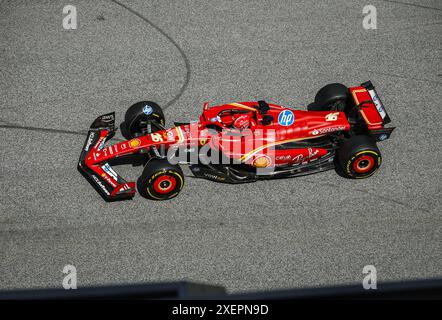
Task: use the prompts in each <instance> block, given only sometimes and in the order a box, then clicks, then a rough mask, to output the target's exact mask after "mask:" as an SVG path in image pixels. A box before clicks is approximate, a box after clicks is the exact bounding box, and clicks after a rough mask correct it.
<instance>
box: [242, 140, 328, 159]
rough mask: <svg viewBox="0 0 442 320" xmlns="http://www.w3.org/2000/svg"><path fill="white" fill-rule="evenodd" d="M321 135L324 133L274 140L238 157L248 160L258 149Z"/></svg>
mask: <svg viewBox="0 0 442 320" xmlns="http://www.w3.org/2000/svg"><path fill="white" fill-rule="evenodd" d="M322 136H325V134H320V135H317V136H313V137H307V138H294V139H287V140H281V141H275V142H272V143H269V144H266V145H263V146H261V147H259V148H256V149H254V150H252V151H250V152H248V153H246V154H245V155H243V156H242V157H241V158H240V160H241V161H244V160H248V158H250V157H251V156H252V155H254V154H255V153H257V152H259V151H261V150H263V149H266V148H269V147H273V146H276V145H280V144H284V143H287V142H293V141H300V140H308V139H314V138H319V137H322Z"/></svg>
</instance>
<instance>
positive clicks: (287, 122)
mask: <svg viewBox="0 0 442 320" xmlns="http://www.w3.org/2000/svg"><path fill="white" fill-rule="evenodd" d="M294 121H295V115H294V114H293V112H291V111H290V110H284V111H281V112H280V113H279V116H278V122H279V124H280V125H281V126H285V127H286V126H291V125H292V124H293V122H294Z"/></svg>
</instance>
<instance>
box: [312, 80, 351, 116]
mask: <svg viewBox="0 0 442 320" xmlns="http://www.w3.org/2000/svg"><path fill="white" fill-rule="evenodd" d="M347 99H348V88H347V87H346V86H344V85H343V84H341V83H331V84H328V85H326V86H325V87H323V88H321V89H320V90H319V91H318V93H317V94H316V96H315V102H313V103H311V104H309V105H308V106H307V109H308V110H309V111H344V110H345V108H346V105H347Z"/></svg>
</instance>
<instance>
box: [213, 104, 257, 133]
mask: <svg viewBox="0 0 442 320" xmlns="http://www.w3.org/2000/svg"><path fill="white" fill-rule="evenodd" d="M254 118H255V114H254V112H252V111H248V110H238V109H228V110H223V111H221V112H220V113H219V114H218V120H219V122H220V123H221V125H222V126H223V127H225V128H229V129H240V130H243V129H247V128H249V127H253V126H254V125H256V120H255V119H254Z"/></svg>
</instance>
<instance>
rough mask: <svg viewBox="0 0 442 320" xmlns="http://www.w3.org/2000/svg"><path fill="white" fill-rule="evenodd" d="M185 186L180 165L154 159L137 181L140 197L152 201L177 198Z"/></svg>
mask: <svg viewBox="0 0 442 320" xmlns="http://www.w3.org/2000/svg"><path fill="white" fill-rule="evenodd" d="M183 185H184V174H183V171H182V170H181V168H180V166H179V165H171V164H170V163H169V162H168V161H167V160H166V159H152V160H150V161H149V162H148V163H147V164H146V166H145V167H144V171H143V173H142V174H141V176H140V177H139V178H138V181H137V189H138V192H139V193H140V195H141V196H142V197H144V198H147V199H151V200H168V199H172V198H174V197H176V196H177V195H178V194H179V193H180V191H181V189H182V188H183Z"/></svg>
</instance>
